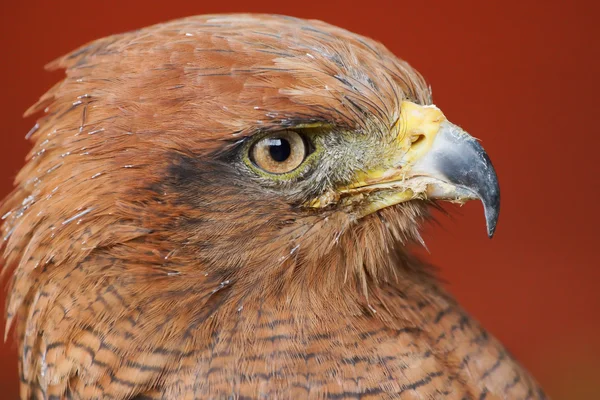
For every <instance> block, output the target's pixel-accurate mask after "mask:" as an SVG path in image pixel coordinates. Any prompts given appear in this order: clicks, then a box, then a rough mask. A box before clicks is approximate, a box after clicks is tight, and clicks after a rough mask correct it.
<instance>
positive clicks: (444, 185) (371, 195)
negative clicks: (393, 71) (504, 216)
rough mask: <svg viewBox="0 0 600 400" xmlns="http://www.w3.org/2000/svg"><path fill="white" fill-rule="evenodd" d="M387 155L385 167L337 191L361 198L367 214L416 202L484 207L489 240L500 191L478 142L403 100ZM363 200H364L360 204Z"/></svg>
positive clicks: (432, 110)
mask: <svg viewBox="0 0 600 400" xmlns="http://www.w3.org/2000/svg"><path fill="white" fill-rule="evenodd" d="M396 129H397V131H398V133H397V136H396V139H395V143H394V144H393V147H394V148H393V150H392V154H391V155H390V157H389V159H388V160H386V162H385V165H386V166H385V167H381V168H377V169H375V170H372V171H366V172H361V173H360V174H359V176H358V177H357V180H356V181H355V182H354V183H353V184H351V185H349V186H347V187H344V188H342V189H340V190H339V194H340V196H344V195H345V196H350V198H357V197H358V198H360V199H361V203H363V204H365V203H366V206H364V207H362V208H361V210H362V211H361V214H362V215H363V216H364V215H367V214H370V213H372V212H375V211H377V210H380V209H382V208H385V207H389V206H391V205H394V204H398V203H402V202H405V201H409V200H412V199H416V198H421V199H439V200H446V201H450V202H456V203H461V204H462V203H464V202H466V201H468V200H475V199H479V200H481V201H482V203H483V208H484V213H485V219H486V224H487V232H488V236H489V237H492V236H493V234H494V231H495V229H496V223H497V221H498V213H499V211H500V188H499V186H498V179H497V177H496V172H495V171H494V167H493V166H492V163H491V161H490V159H489V157H488V156H487V154H486V153H485V151H484V150H483V147H481V145H480V144H479V142H478V141H477V140H476V139H475V138H474V137H472V136H470V135H469V134H467V133H466V132H465V131H463V130H462V129H461V128H460V127H458V126H456V125H454V124H452V123H450V122H449V121H448V120H447V119H446V117H445V116H444V114H443V113H442V112H441V111H440V110H439V109H438V108H437V107H435V106H421V105H418V104H415V103H411V102H408V101H404V102H403V103H402V108H401V117H400V120H399V122H398V124H397V126H396ZM365 200H366V202H365Z"/></svg>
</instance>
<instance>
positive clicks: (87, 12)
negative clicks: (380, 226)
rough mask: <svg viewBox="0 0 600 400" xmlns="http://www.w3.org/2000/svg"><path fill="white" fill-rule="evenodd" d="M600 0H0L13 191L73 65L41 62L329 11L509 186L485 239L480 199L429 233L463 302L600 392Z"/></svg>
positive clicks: (579, 393)
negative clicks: (386, 51)
mask: <svg viewBox="0 0 600 400" xmlns="http://www.w3.org/2000/svg"><path fill="white" fill-rule="evenodd" d="M203 3H204V4H203ZM206 3H208V5H207V4H206ZM595 3H596V4H597V2H594V1H589V2H584V1H570V2H567V1H543V2H542V1H523V0H521V1H519V0H504V1H501V2H495V1H491V2H481V1H475V0H472V1H458V0H453V1H416V0H413V1H399V0H395V1H375V0H372V1H366V2H362V3H355V4H352V2H351V1H348V0H346V1H336V2H325V1H322V2H308V1H300V0H298V1H296V2H293V1H283V0H280V1H260V0H255V1H252V2H249V1H234V0H227V1H214V2H202V1H187V2H183V1H175V0H172V1H164V0H163V1H112V0H111V1H106V0H105V1H96V2H89V1H81V0H78V1H71V0H69V1H65V0H61V1H48V0H36V1H34V0H29V1H26V2H18V1H8V0H2V4H1V5H0V7H1V13H0V32H1V34H0V52H1V53H0V54H1V56H0V59H1V61H0V79H1V80H2V82H1V86H0V101H1V102H2V104H1V108H0V110H1V111H0V113H1V115H0V117H1V128H0V140H1V142H0V143H1V148H0V157H1V158H0V198H1V197H3V196H4V195H5V194H6V193H8V192H9V190H10V188H11V185H12V179H13V177H14V175H15V174H16V172H17V171H18V169H19V167H20V165H21V164H22V162H23V159H24V157H25V154H26V152H27V150H28V148H29V144H28V143H27V142H26V141H25V140H24V139H23V137H24V135H25V134H26V133H27V131H28V130H29V129H30V128H31V126H33V124H34V120H33V119H29V120H23V119H22V118H21V115H22V113H23V111H24V110H25V109H27V107H28V106H29V105H31V104H32V103H33V102H34V101H35V100H36V99H37V98H38V96H40V95H41V94H42V93H43V92H44V90H46V89H48V88H50V87H51V86H52V84H53V83H54V82H55V81H56V80H58V79H60V77H61V75H62V74H61V73H46V72H44V71H43V70H42V67H43V65H44V64H45V63H46V62H48V61H51V60H52V59H53V58H55V57H57V56H59V55H62V54H63V53H66V52H68V51H70V50H72V49H74V48H75V47H77V46H79V45H81V44H83V43H85V42H87V41H89V40H92V39H95V38H99V37H102V36H106V35H109V34H112V33H118V32H121V31H126V30H132V29H136V28H139V27H143V26H146V25H149V24H153V23H157V22H161V21H165V20H168V19H173V18H177V17H182V16H188V15H193V14H205V13H218V12H235V11H251V12H271V13H279V14H289V15H294V16H297V17H306V18H317V19H322V20H325V21H327V22H330V23H332V24H335V25H339V26H342V27H344V28H346V29H349V30H352V31H356V32H358V33H361V34H364V35H366V36H370V37H373V38H375V39H377V40H379V41H381V42H383V43H384V44H386V45H387V46H388V48H390V49H391V50H392V51H393V52H394V53H396V54H397V55H398V56H400V57H401V58H404V59H406V60H408V61H409V62H410V63H411V64H412V65H413V66H415V67H416V68H417V69H419V70H420V71H421V72H422V73H423V74H424V75H425V77H426V78H427V79H428V80H429V82H430V83H431V85H432V86H433V93H434V100H435V102H436V104H437V105H438V106H440V107H441V108H442V110H444V112H445V113H446V115H447V116H448V117H449V118H450V119H451V120H452V121H454V122H455V123H458V124H460V125H462V126H463V127H464V128H465V129H466V130H467V131H469V132H470V133H472V134H473V135H475V136H477V137H479V138H481V139H482V141H483V144H484V147H485V148H486V150H487V151H488V153H489V155H490V157H491V158H492V160H493V161H494V164H495V166H496V169H497V172H498V175H499V179H500V185H501V188H502V202H503V203H502V212H501V215H500V221H499V225H498V230H497V235H496V237H495V238H494V240H491V241H490V240H488V239H487V238H486V235H485V228H484V226H485V225H484V219H483V213H482V210H481V205H480V204H476V203H472V204H468V205H467V206H465V207H464V208H462V209H460V210H458V209H457V208H454V207H451V208H450V209H451V210H452V211H453V212H452V218H448V217H445V216H440V222H441V223H442V226H441V227H440V226H434V225H432V226H429V227H427V228H426V231H425V234H424V237H425V240H426V241H427V243H428V246H429V249H430V251H431V255H430V256H429V257H430V259H431V260H432V261H433V262H434V263H435V264H436V265H438V266H439V267H440V270H441V275H442V277H443V278H444V279H445V280H447V281H448V282H449V288H450V290H451V291H452V292H453V293H454V294H455V295H456V297H458V299H459V300H460V301H461V302H462V303H463V305H464V306H465V307H466V308H467V309H468V310H469V311H470V312H471V313H472V314H473V315H474V316H475V317H476V318H477V319H479V320H480V321H481V322H482V323H483V324H484V325H485V326H486V327H487V328H488V329H489V330H490V331H491V332H492V333H493V334H495V335H496V336H497V337H499V339H500V340H501V341H502V342H504V343H505V344H506V346H507V347H508V348H509V350H510V351H511V352H512V353H513V354H514V355H515V356H516V357H517V358H518V359H520V360H521V361H522V362H523V363H524V364H525V366H526V367H527V368H529V369H530V370H531V372H532V373H533V374H534V375H535V376H536V377H537V378H538V380H539V381H540V382H541V383H542V386H543V387H545V388H546V390H547V392H548V393H549V394H550V395H551V397H552V398H554V399H591V398H598V394H597V392H600V362H599V361H598V360H600V341H599V339H598V338H599V337H600V294H599V292H598V289H597V285H598V282H599V281H600V259H599V257H598V255H597V252H598V248H597V247H595V246H598V245H599V244H598V239H599V236H600V235H599V234H598V229H599V227H600V220H599V218H598V198H599V195H600V184H599V183H600V179H599V177H598V176H599V173H600V170H599V168H598V163H599V162H600V142H599V137H600V132H599V126H600V123H599V122H598V117H599V116H600V111H599V110H598V104H599V100H598V91H599V89H600V88H599V85H598V83H599V78H598V74H599V73H600V63H599V61H598V39H600V29H599V25H600V21H598V18H597V16H598V15H600V13H599V10H598V6H597V5H596V4H595ZM0 297H4V296H0ZM0 303H2V301H1V300H0ZM0 329H1V330H3V329H4V326H3V321H2V322H0ZM0 358H1V360H2V361H1V363H0V367H1V372H0V388H1V392H0V393H2V394H0V397H2V398H6V399H8V398H16V396H17V394H16V393H17V372H16V350H15V347H14V345H13V344H12V343H8V344H5V345H0ZM594 393H595V394H594Z"/></svg>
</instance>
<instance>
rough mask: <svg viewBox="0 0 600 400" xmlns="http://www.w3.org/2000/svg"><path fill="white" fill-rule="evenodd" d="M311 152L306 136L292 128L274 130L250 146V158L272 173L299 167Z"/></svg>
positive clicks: (284, 171) (289, 170) (286, 171)
mask: <svg viewBox="0 0 600 400" xmlns="http://www.w3.org/2000/svg"><path fill="white" fill-rule="evenodd" d="M308 154H309V147H308V145H307V142H306V140H305V138H304V137H302V136H301V135H300V134H299V133H298V132H295V131H292V130H285V131H278V132H273V133H271V134H269V135H267V136H265V137H263V138H261V139H260V140H258V141H257V142H256V143H254V144H253V145H252V146H251V147H250V154H249V156H250V160H251V161H252V162H253V163H254V164H255V165H256V166H257V167H258V168H260V169H262V170H263V171H265V172H268V173H270V174H285V173H288V172H291V171H293V170H295V169H296V168H298V167H299V166H300V164H302V162H303V161H304V160H305V159H306V157H307V156H308Z"/></svg>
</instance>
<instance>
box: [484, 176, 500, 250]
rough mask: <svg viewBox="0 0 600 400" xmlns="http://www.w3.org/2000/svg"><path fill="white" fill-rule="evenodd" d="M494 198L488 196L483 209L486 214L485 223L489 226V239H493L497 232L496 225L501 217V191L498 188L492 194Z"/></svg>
mask: <svg viewBox="0 0 600 400" xmlns="http://www.w3.org/2000/svg"><path fill="white" fill-rule="evenodd" d="M492 193H493V194H492V196H486V197H487V199H484V200H483V208H484V213H485V222H486V226H487V232H488V237H489V238H490V239H491V238H492V237H493V236H494V232H496V225H497V223H498V217H499V215H500V190H499V188H498V187H496V190H494V191H493V192H492Z"/></svg>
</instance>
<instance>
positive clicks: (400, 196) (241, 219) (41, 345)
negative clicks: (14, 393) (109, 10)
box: [0, 14, 544, 399]
mask: <svg viewBox="0 0 600 400" xmlns="http://www.w3.org/2000/svg"><path fill="white" fill-rule="evenodd" d="M49 68H50V69H57V68H62V69H65V71H66V77H65V78H64V80H62V81H61V82H59V83H58V84H56V85H55V86H54V87H53V88H52V89H50V90H49V91H48V92H47V93H46V94H45V95H43V96H42V97H41V99H40V100H39V101H38V102H37V103H36V104H35V105H34V106H32V107H31V108H30V109H29V110H28V111H27V113H26V115H33V114H36V113H39V119H38V122H37V124H35V126H34V128H33V129H32V130H31V131H30V132H29V134H28V135H27V137H28V138H29V139H30V140H32V142H33V149H32V151H31V152H30V154H29V156H28V159H27V163H26V165H25V166H24V167H23V168H22V170H21V171H20V173H19V174H18V176H17V177H16V182H15V186H16V187H15V189H14V191H13V193H12V194H10V195H9V196H8V197H7V198H6V199H5V201H4V203H3V206H2V214H0V215H4V217H3V222H2V234H3V238H4V242H3V243H4V245H3V247H4V253H3V254H4V264H5V268H4V275H5V276H8V277H10V283H9V289H8V298H7V304H8V305H7V325H8V327H9V328H7V329H11V328H10V327H12V329H14V332H15V335H16V337H17V345H18V352H19V373H20V382H21V383H20V385H21V386H20V393H21V398H22V399H99V398H106V399H220V398H227V399H254V398H269V399H302V398H308V399H358V398H360V399H375V398H389V399H395V398H398V399H542V398H544V394H543V392H542V390H541V389H540V388H539V387H538V385H537V384H536V382H535V380H534V379H533V378H531V377H530V376H529V374H528V373H527V372H526V371H525V370H524V369H523V368H522V367H521V366H520V365H519V363H518V362H517V361H515V360H514V359H513V358H512V357H511V355H510V354H509V353H508V352H507V350H506V349H504V348H503V346H502V345H501V344H500V343H499V342H498V341H497V340H496V339H495V338H494V337H493V336H491V335H490V334H488V333H487V332H486V331H485V330H484V329H483V328H482V327H481V326H480V325H479V324H478V323H477V322H476V321H474V320H473V319H472V318H471V317H469V315H468V314H467V313H466V312H465V311H464V310H463V309H462V308H461V307H460V306H459V305H458V304H457V303H456V301H455V300H454V299H453V298H452V297H451V296H450V295H449V294H447V293H446V292H445V291H444V289H443V288H442V287H441V285H440V283H439V282H438V280H436V277H435V273H434V272H433V271H432V269H431V268H430V267H428V266H427V265H426V264H425V263H423V262H421V261H419V260H418V259H417V258H416V257H415V256H413V255H411V253H410V251H409V250H408V249H409V247H410V246H411V244H412V243H416V242H419V241H420V240H421V239H420V236H419V225H420V224H421V223H422V222H423V221H425V220H426V219H427V216H428V209H430V208H431V207H432V206H435V205H436V204H438V203H436V202H439V201H444V200H448V201H452V202H464V201H467V200H470V199H479V200H481V201H482V203H483V206H484V211H485V218H486V221H487V231H488V234H489V235H492V234H493V232H494V229H495V226H496V221H497V218H498V211H499V201H500V196H499V188H498V183H497V179H496V173H495V172H494V169H493V167H492V164H491V162H490V160H489V158H488V157H487V155H486V153H485V152H484V150H483V148H482V147H481V146H480V144H479V143H478V141H477V140H475V139H474V138H473V137H472V136H470V135H469V134H467V133H466V132H465V131H463V130H462V129H461V128H459V127H458V126H457V125H454V124H452V123H451V122H450V121H449V120H448V119H447V118H446V117H445V116H444V114H443V113H442V111H440V109H438V108H437V107H436V106H435V105H433V103H432V97H431V91H430V88H429V87H428V86H427V84H426V82H425V81H424V79H423V78H422V77H421V76H420V75H419V73H418V72H417V71H415V70H414V69H413V68H411V67H410V66H409V65H408V64H407V63H406V62H404V61H402V60H399V59H398V58H396V57H395V56H394V55H393V54H391V53H390V51H388V50H387V49H386V48H385V47H384V46H383V45H382V44H380V43H377V42H375V41H373V40H370V39H367V38H365V37H362V36H359V35H357V34H353V33H351V32H348V31H346V30H343V29H340V28H337V27H334V26H331V25H328V24H326V23H323V22H319V21H308V20H302V19H296V18H290V17H284V16H272V15H251V14H233V15H208V16H196V17H190V18H186V19H180V20H175V21H171V22H167V23H164V24H160V25H155V26H151V27H148V28H145V29H141V30H138V31H134V32H129V33H124V34H119V35H115V36H111V37H107V38H104V39H100V40H97V41H94V42H91V43H90V44H87V45H85V46H83V47H81V48H79V49H78V50H76V51H74V52H73V53H71V54H68V55H66V56H64V57H62V58H60V59H58V60H57V61H55V62H53V63H51V64H50V65H49ZM42 111H43V113H41V112H42ZM5 151H6V150H5ZM438 207H439V206H438ZM8 333H9V332H7V334H8Z"/></svg>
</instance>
